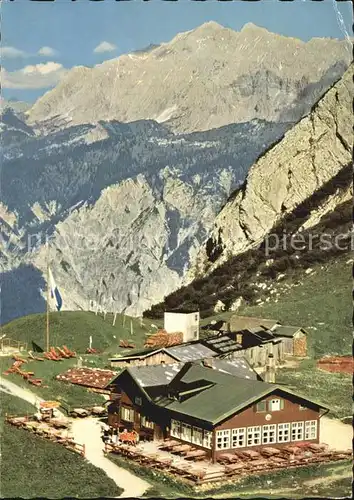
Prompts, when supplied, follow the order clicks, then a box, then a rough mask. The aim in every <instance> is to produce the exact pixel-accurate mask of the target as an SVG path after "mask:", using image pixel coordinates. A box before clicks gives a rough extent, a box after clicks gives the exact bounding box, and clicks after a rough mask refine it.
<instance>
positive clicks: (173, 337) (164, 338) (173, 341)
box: [145, 330, 183, 348]
mask: <svg viewBox="0 0 354 500" xmlns="http://www.w3.org/2000/svg"><path fill="white" fill-rule="evenodd" d="M182 342H183V333H181V332H175V333H167V332H166V330H158V331H157V332H156V333H154V334H153V335H150V337H148V338H147V339H146V341H145V347H156V348H161V347H171V346H174V345H177V344H181V343H182Z"/></svg>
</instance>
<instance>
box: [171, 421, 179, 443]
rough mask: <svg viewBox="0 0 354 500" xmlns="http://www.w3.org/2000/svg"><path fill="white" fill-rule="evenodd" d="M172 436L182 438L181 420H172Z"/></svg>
mask: <svg viewBox="0 0 354 500" xmlns="http://www.w3.org/2000/svg"><path fill="white" fill-rule="evenodd" d="M170 436H172V437H176V438H178V439H180V438H181V422H179V421H178V420H174V419H172V420H171V430H170Z"/></svg>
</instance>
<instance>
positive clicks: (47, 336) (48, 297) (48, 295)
mask: <svg viewBox="0 0 354 500" xmlns="http://www.w3.org/2000/svg"><path fill="white" fill-rule="evenodd" d="M49 300H50V290H49V244H48V242H47V331H46V346H47V352H48V351H49Z"/></svg>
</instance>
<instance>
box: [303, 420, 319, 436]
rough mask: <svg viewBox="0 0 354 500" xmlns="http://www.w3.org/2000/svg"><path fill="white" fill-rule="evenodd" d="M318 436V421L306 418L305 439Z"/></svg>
mask: <svg viewBox="0 0 354 500" xmlns="http://www.w3.org/2000/svg"><path fill="white" fill-rule="evenodd" d="M316 438H317V421H316V420H306V422H305V439H316Z"/></svg>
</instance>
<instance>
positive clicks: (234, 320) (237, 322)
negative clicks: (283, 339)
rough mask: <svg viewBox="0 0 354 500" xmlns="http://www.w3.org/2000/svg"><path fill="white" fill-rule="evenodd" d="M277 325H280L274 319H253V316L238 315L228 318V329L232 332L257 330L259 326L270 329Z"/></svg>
mask: <svg viewBox="0 0 354 500" xmlns="http://www.w3.org/2000/svg"><path fill="white" fill-rule="evenodd" d="M278 324H280V322H279V321H277V320H274V319H265V318H254V317H253V316H239V315H238V314H234V315H233V316H231V318H230V328H231V330H232V331H239V330H244V329H250V328H257V327H260V326H263V327H265V328H268V329H272V328H273V327H274V326H275V325H278Z"/></svg>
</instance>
